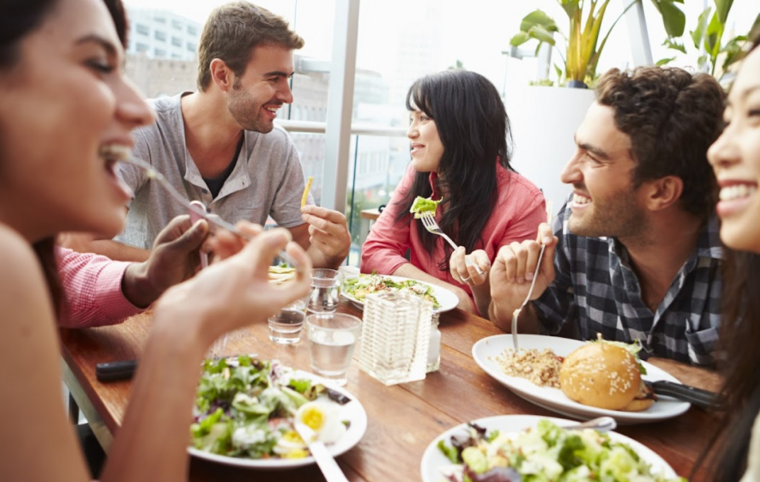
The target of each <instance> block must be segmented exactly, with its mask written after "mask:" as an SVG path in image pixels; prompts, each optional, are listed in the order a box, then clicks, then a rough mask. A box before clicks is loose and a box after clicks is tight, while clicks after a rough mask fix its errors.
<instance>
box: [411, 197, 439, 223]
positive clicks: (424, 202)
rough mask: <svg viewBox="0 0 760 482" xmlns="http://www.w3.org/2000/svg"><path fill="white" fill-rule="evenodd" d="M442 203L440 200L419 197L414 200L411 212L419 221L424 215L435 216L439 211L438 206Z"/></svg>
mask: <svg viewBox="0 0 760 482" xmlns="http://www.w3.org/2000/svg"><path fill="white" fill-rule="evenodd" d="M440 202H441V201H440V200H438V201H433V200H432V199H428V198H424V197H422V196H417V197H416V198H415V199H414V202H413V203H412V207H411V208H410V209H409V212H410V213H412V214H414V219H419V218H420V217H421V216H422V213H433V214H435V211H436V210H437V209H438V204H440Z"/></svg>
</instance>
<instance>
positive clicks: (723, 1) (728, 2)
mask: <svg viewBox="0 0 760 482" xmlns="http://www.w3.org/2000/svg"><path fill="white" fill-rule="evenodd" d="M733 4H734V0H715V8H716V9H717V13H718V19H719V20H720V23H721V25H725V24H726V20H727V19H728V12H730V11H731V6H732V5H733Z"/></svg>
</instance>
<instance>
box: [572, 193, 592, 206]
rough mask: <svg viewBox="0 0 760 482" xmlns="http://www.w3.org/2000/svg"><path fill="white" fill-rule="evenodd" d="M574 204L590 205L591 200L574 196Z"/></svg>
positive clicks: (577, 195)
mask: <svg viewBox="0 0 760 482" xmlns="http://www.w3.org/2000/svg"><path fill="white" fill-rule="evenodd" d="M573 202H574V203H575V204H588V203H590V202H591V198H587V197H586V196H581V195H580V194H573Z"/></svg>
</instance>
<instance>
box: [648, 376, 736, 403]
mask: <svg viewBox="0 0 760 482" xmlns="http://www.w3.org/2000/svg"><path fill="white" fill-rule="evenodd" d="M644 383H646V385H647V386H648V387H651V388H652V390H654V393H656V394H657V395H665V396H668V397H673V398H675V399H677V400H682V401H684V402H689V403H691V404H692V405H694V406H697V407H699V408H702V409H704V410H721V409H722V400H721V399H720V395H719V394H717V393H715V392H710V391H707V390H702V389H701V388H697V387H692V386H689V385H682V384H680V383H673V382H669V381H667V380H657V381H655V382H653V381H651V380H644Z"/></svg>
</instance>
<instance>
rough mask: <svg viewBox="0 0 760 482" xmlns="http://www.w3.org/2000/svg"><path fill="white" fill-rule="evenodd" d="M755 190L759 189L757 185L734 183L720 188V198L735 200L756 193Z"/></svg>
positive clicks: (722, 199)
mask: <svg viewBox="0 0 760 482" xmlns="http://www.w3.org/2000/svg"><path fill="white" fill-rule="evenodd" d="M755 191H757V186H750V185H747V184H734V185H733V186H728V187H724V188H723V189H721V190H720V200H721V201H733V200H735V199H741V198H745V197H749V196H751V195H753V194H755Z"/></svg>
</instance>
